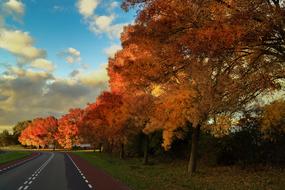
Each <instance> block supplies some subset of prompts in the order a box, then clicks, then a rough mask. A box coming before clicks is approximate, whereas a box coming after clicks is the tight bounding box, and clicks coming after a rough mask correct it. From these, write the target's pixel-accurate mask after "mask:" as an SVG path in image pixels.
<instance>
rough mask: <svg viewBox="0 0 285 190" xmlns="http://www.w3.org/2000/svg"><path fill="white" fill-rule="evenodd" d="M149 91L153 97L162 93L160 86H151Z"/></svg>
mask: <svg viewBox="0 0 285 190" xmlns="http://www.w3.org/2000/svg"><path fill="white" fill-rule="evenodd" d="M151 89H152V90H151V94H152V95H153V96H155V97H158V96H160V95H162V94H163V92H164V90H163V89H162V87H161V85H152V87H151Z"/></svg>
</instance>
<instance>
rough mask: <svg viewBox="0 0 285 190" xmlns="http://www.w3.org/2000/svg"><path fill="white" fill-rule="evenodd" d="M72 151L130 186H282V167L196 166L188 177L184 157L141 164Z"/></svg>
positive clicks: (147, 189) (141, 189) (197, 189)
mask: <svg viewBox="0 0 285 190" xmlns="http://www.w3.org/2000/svg"><path fill="white" fill-rule="evenodd" d="M74 154H76V155H79V156H81V157H82V158H84V159H86V160H87V161H89V162H90V163H91V164H92V165H94V166H96V167H98V168H101V169H103V170H105V171H106V172H107V173H109V174H110V175H112V176H113V177H114V178H116V179H118V180H120V181H121V182H123V183H125V184H126V185H128V186H129V187H130V188H131V189H132V190H168V189H173V190H202V189H203V190H248V189H251V190H263V189H264V190H265V189H266V190H267V189H270V190H280V189H282V188H284V187H285V171H284V170H281V169H273V168H261V169H258V170H253V169H252V168H251V169H247V170H242V169H240V168H238V167H200V168H199V172H198V173H197V174H196V175H195V176H193V177H190V176H188V175H187V173H186V168H185V166H186V164H187V163H186V162H184V161H175V162H172V163H155V164H153V165H142V164H141V160H140V159H136V158H132V159H126V160H120V159H119V158H116V157H112V156H109V155H107V154H102V153H87V152H75V153H74Z"/></svg>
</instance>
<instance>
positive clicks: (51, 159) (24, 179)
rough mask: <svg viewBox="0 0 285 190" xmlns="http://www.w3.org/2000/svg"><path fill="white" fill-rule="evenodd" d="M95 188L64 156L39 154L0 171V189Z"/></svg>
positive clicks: (54, 189)
mask: <svg viewBox="0 0 285 190" xmlns="http://www.w3.org/2000/svg"><path fill="white" fill-rule="evenodd" d="M28 189H32V190H90V189H95V187H93V186H92V185H91V184H90V183H89V182H88V180H87V179H86V177H85V176H84V174H83V172H82V171H81V170H80V168H79V167H78V166H77V165H76V163H75V162H74V161H73V160H72V158H71V157H70V156H69V155H67V154H66V153H60V152H55V153H52V152H43V153H41V155H40V156H38V157H36V158H35V159H32V160H30V161H28V162H26V163H24V164H21V165H18V166H15V167H11V168H10V169H8V170H5V171H0V190H28Z"/></svg>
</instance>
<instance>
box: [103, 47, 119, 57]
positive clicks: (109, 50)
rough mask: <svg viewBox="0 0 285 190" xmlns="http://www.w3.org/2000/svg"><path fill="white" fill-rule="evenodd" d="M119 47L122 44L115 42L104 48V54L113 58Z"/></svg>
mask: <svg viewBox="0 0 285 190" xmlns="http://www.w3.org/2000/svg"><path fill="white" fill-rule="evenodd" d="M120 49H122V46H120V45H116V44H115V45H112V46H110V47H109V48H106V49H104V52H105V54H106V55H108V57H110V58H114V56H115V54H116V52H117V51H119V50H120Z"/></svg>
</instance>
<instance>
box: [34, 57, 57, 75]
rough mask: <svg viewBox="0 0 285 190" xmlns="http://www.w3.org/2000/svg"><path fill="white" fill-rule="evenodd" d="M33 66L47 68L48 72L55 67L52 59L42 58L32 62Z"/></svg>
mask: <svg viewBox="0 0 285 190" xmlns="http://www.w3.org/2000/svg"><path fill="white" fill-rule="evenodd" d="M31 67H33V68H36V69H42V70H46V71H48V72H52V71H54V69H55V68H54V65H53V63H52V62H51V61H49V60H46V59H42V58H40V59H36V60H34V61H33V62H32V63H31Z"/></svg>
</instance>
